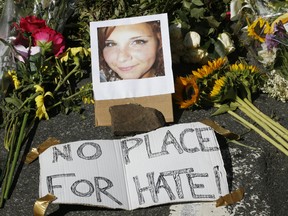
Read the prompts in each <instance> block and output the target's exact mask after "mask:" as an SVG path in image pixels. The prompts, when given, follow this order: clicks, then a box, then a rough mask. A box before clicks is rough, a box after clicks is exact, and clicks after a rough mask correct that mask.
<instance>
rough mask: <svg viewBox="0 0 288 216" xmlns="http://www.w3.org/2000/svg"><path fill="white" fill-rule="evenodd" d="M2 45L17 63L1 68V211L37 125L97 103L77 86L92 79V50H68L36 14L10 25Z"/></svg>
mask: <svg viewBox="0 0 288 216" xmlns="http://www.w3.org/2000/svg"><path fill="white" fill-rule="evenodd" d="M19 2H25V1H19ZM44 2H46V1H44ZM54 2H55V1H52V3H54ZM56 2H58V1H56ZM58 27H59V26H58ZM0 40H1V42H2V43H3V44H5V45H6V46H7V47H9V49H10V50H11V56H12V59H13V62H14V64H12V65H4V66H3V68H2V71H3V79H2V91H1V94H2V100H1V101H0V109H1V111H2V115H3V123H2V126H3V127H4V130H5V131H4V132H5V134H4V146H5V149H6V150H7V152H6V155H4V156H6V161H5V163H4V164H0V165H1V176H0V187H1V197H0V207H3V205H4V202H5V200H7V199H8V197H9V194H10V193H11V184H12V182H13V177H14V173H15V168H16V166H17V162H18V159H19V155H20V154H21V148H22V147H23V145H25V144H26V143H27V142H28V141H31V137H30V135H31V130H32V129H36V128H37V123H38V121H39V120H41V119H49V116H51V115H55V114H57V113H59V112H64V113H69V112H70V111H80V109H81V104H82V101H83V100H84V101H85V102H92V103H93V99H92V84H91V83H87V84H82V85H81V86H80V84H79V83H80V81H81V80H83V79H84V78H85V77H87V76H88V71H86V70H84V69H83V66H85V64H86V65H87V64H88V65H89V63H90V50H89V49H86V48H83V47H68V48H67V47H65V38H64V36H63V35H62V34H61V33H60V32H58V31H56V30H55V29H53V28H52V27H50V26H49V25H48V24H47V22H46V20H44V19H42V18H39V17H37V16H34V15H29V16H25V17H20V19H19V21H16V22H13V23H12V31H11V34H10V39H9V40H5V39H2V38H1V39H0ZM28 138H29V139H28ZM1 158H3V156H1Z"/></svg>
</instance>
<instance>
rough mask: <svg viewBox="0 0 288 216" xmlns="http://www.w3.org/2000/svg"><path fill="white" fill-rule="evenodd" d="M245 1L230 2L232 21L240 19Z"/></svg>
mask: <svg viewBox="0 0 288 216" xmlns="http://www.w3.org/2000/svg"><path fill="white" fill-rule="evenodd" d="M242 4H243V0H232V1H231V2H230V14H231V15H230V19H231V21H236V20H238V18H239V14H240V12H241V10H242Z"/></svg>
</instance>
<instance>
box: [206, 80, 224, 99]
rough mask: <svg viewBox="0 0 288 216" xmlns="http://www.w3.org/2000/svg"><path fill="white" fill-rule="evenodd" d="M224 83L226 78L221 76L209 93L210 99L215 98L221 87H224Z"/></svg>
mask: <svg viewBox="0 0 288 216" xmlns="http://www.w3.org/2000/svg"><path fill="white" fill-rule="evenodd" d="M225 81H226V77H225V76H223V77H221V78H220V79H217V80H216V81H215V84H214V86H213V89H212V91H211V92H210V97H215V96H217V95H219V93H220V92H221V90H222V88H223V86H224V85H225Z"/></svg>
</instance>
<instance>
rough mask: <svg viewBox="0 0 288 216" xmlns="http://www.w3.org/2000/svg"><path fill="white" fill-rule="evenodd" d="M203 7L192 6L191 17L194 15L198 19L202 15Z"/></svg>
mask: <svg viewBox="0 0 288 216" xmlns="http://www.w3.org/2000/svg"><path fill="white" fill-rule="evenodd" d="M204 12H205V8H193V9H192V10H191V11H190V15H191V17H194V18H196V19H200V18H201V17H203V16H204Z"/></svg>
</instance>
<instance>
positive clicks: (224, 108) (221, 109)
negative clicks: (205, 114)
mask: <svg viewBox="0 0 288 216" xmlns="http://www.w3.org/2000/svg"><path fill="white" fill-rule="evenodd" d="M229 110H231V109H230V106H229V105H228V104H222V105H221V106H220V107H219V108H218V109H217V110H216V112H214V113H212V115H211V116H216V115H221V114H224V113H226V112H228V111H229Z"/></svg>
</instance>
